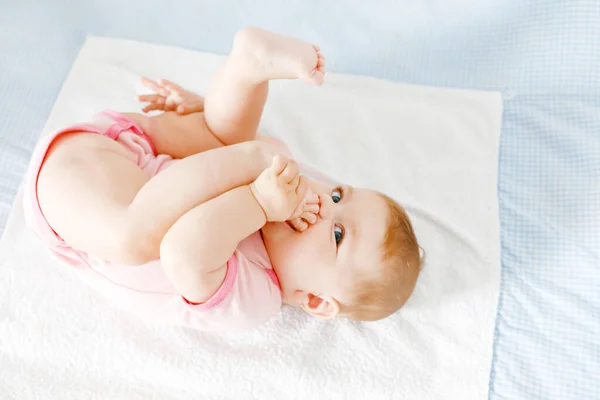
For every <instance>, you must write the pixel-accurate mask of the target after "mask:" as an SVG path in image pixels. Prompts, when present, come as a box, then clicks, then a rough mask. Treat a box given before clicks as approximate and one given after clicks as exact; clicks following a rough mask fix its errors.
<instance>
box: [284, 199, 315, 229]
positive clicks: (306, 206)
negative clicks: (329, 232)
mask: <svg viewBox="0 0 600 400" xmlns="http://www.w3.org/2000/svg"><path fill="white" fill-rule="evenodd" d="M318 214H319V196H317V195H316V194H315V193H313V192H312V191H311V190H310V189H308V190H307V193H306V196H305V198H304V200H303V201H301V202H300V204H298V207H297V208H296V210H294V213H292V218H290V219H289V220H288V221H287V222H288V224H289V225H290V226H291V227H292V228H294V229H295V230H296V231H298V232H304V231H305V230H307V229H308V227H309V226H310V225H313V224H315V223H316V222H317V215H318ZM296 215H299V216H298V217H296Z"/></svg>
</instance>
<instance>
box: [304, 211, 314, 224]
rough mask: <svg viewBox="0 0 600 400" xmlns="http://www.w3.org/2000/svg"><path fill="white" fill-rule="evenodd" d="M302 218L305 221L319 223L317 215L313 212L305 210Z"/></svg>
mask: <svg viewBox="0 0 600 400" xmlns="http://www.w3.org/2000/svg"><path fill="white" fill-rule="evenodd" d="M300 218H302V219H303V220H304V221H306V222H308V223H309V224H311V225H312V224H316V223H317V216H316V215H315V214H313V213H311V212H306V211H305V212H303V213H302V215H300Z"/></svg>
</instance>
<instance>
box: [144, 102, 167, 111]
mask: <svg viewBox="0 0 600 400" xmlns="http://www.w3.org/2000/svg"><path fill="white" fill-rule="evenodd" d="M164 109H165V107H164V104H156V103H150V104H148V105H146V106H145V107H144V108H142V111H143V112H145V113H147V112H150V111H154V110H161V111H164Z"/></svg>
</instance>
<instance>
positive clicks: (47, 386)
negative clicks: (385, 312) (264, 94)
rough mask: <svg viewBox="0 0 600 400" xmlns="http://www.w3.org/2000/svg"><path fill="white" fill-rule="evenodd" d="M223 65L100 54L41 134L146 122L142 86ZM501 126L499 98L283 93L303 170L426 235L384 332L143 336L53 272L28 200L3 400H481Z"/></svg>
mask: <svg viewBox="0 0 600 400" xmlns="http://www.w3.org/2000/svg"><path fill="white" fill-rule="evenodd" d="M324 52H325V54H326V52H327V49H324ZM222 60H223V58H222V57H219V56H214V55H208V54H200V53H197V52H191V51H186V50H182V49H176V48H170V47H163V46H156V45H149V44H142V43H136V42H131V41H124V40H114V39H103V38H89V39H88V40H87V42H86V44H85V45H84V47H83V49H82V51H81V53H80V55H79V57H78V58H77V60H76V62H75V64H74V66H73V70H72V71H71V73H70V75H69V77H68V79H67V80H66V82H65V84H64V87H63V89H62V91H61V93H60V95H59V97H58V99H57V101H56V104H55V106H54V109H53V111H52V113H51V115H50V118H49V120H48V123H47V125H46V129H45V133H48V132H50V131H52V130H54V129H57V128H60V127H63V126H65V125H68V124H70V123H72V122H77V121H82V120H83V121H85V119H86V118H87V117H88V116H90V115H92V114H93V113H94V112H96V111H99V110H102V109H104V108H112V109H115V110H119V111H136V110H139V106H138V105H137V104H136V100H135V94H136V80H137V78H138V76H139V75H147V76H150V77H152V78H158V77H166V78H169V79H172V80H174V81H176V82H180V83H181V84H182V85H184V86H188V87H190V88H192V89H194V90H197V91H199V92H200V93H203V92H205V89H206V87H207V83H208V80H209V78H210V77H211V75H212V74H213V73H214V72H215V70H216V68H217V67H218V65H219V64H220V63H221V62H222ZM501 114H502V103H501V98H500V95H499V94H497V93H486V92H475V91H466V90H451V89H440V88H430V87H418V86H410V85H402V84H395V83H390V82H385V81H381V80H376V79H371V78H365V77H353V76H344V75H335V74H328V75H327V77H326V84H325V86H324V87H322V88H313V87H310V86H307V85H304V84H302V83H300V82H287V81H286V82H276V83H273V84H272V85H271V93H270V99H269V102H268V105H267V107H266V111H265V115H264V123H263V124H262V126H263V128H264V129H265V131H268V132H269V133H271V134H274V135H276V136H279V137H282V138H283V139H284V140H286V141H287V142H288V143H289V144H290V147H291V148H292V151H293V152H294V153H295V155H296V156H297V157H298V159H300V160H301V161H306V162H309V163H310V164H312V165H313V166H315V167H317V168H318V169H320V170H322V171H324V172H325V173H327V174H329V175H332V176H334V177H335V178H338V179H340V180H342V181H345V182H348V183H351V184H354V185H358V186H367V187H371V188H375V189H379V190H382V191H384V192H386V193H388V194H390V195H391V196H393V197H395V198H397V199H398V200H400V201H401V202H402V203H403V204H405V205H406V206H407V209H408V210H409V213H410V214H411V216H412V218H413V221H414V224H415V227H416V231H417V236H418V237H419V239H420V241H421V244H422V246H423V247H424V248H425V251H426V253H427V263H426V265H425V268H424V270H423V273H422V276H421V278H420V280H419V283H418V286H417V289H416V292H415V294H414V296H413V298H412V299H411V300H410V301H409V303H408V304H407V305H406V307H405V308H404V309H403V310H402V311H401V312H399V313H397V314H396V315H394V316H393V317H391V318H389V319H387V320H384V321H380V322H376V323H354V322H349V321H343V320H336V321H329V322H322V321H318V320H316V319H312V318H310V317H308V316H307V315H305V314H303V313H302V312H299V311H297V310H293V309H290V308H287V307H285V308H284V309H283V310H282V311H281V313H280V314H279V315H278V316H277V317H276V318H274V319H273V320H271V321H270V322H269V323H267V324H266V325H264V326H263V327H261V328H259V329H257V330H254V331H252V332H250V333H247V334H244V335H232V334H228V335H215V334H206V333H202V332H196V331H191V330H186V329H182V328H176V327H170V326H155V325H150V324H147V323H144V322H141V321H140V320H138V319H136V318H135V317H132V316H129V315H125V314H122V313H120V312H118V311H115V310H113V309H112V308H111V307H110V306H109V305H108V304H106V302H105V301H104V300H103V299H102V297H100V296H99V295H97V294H96V293H94V292H93V291H91V290H90V289H89V288H87V287H86V286H84V285H82V284H81V283H80V282H79V281H78V280H77V279H76V278H75V277H73V276H72V275H71V274H70V273H69V271H68V270H67V269H66V268H65V267H63V266H61V265H58V264H57V263H55V262H54V261H52V260H51V259H50V258H49V256H47V255H46V253H45V251H44V249H43V248H42V247H41V246H40V244H39V243H38V242H37V241H36V240H35V238H34V237H33V236H32V235H31V234H30V233H29V232H28V231H27V230H26V229H25V227H24V222H23V210H22V206H21V202H20V198H21V197H19V199H18V200H17V203H16V205H15V207H14V209H13V211H12V214H11V217H10V220H9V222H8V225H7V228H6V233H5V235H4V237H3V240H2V243H1V244H0V246H1V247H0V249H1V251H0V274H1V280H0V365H1V366H2V367H1V368H0V382H1V384H0V398H3V399H7V398H8V399H12V398H14V399H20V400H21V399H40V398H53V399H61V400H67V399H92V398H98V399H108V398H111V399H127V400H132V399H154V398H156V399H200V398H202V399H254V398H256V399H327V400H332V399H378V400H379V399H419V400H424V399H436V400H438V399H461V400H464V399H482V398H486V396H487V391H488V378H489V372H490V365H491V357H492V344H493V330H494V322H495V312H496V303H497V297H498V288H499V276H500V273H499V272H500V245H499V221H498V205H497V199H496V178H497V152H498V138H499V133H500V123H501ZM90 184H93V183H90ZM307 251H310V249H307Z"/></svg>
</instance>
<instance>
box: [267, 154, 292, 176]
mask: <svg viewBox="0 0 600 400" xmlns="http://www.w3.org/2000/svg"><path fill="white" fill-rule="evenodd" d="M287 164H288V159H287V158H286V157H283V156H280V155H276V156H275V157H273V161H272V162H271V166H270V167H269V169H270V170H271V172H272V173H273V174H274V175H275V176H278V175H280V174H281V173H282V172H283V171H284V170H285V167H286V166H287Z"/></svg>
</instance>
